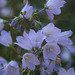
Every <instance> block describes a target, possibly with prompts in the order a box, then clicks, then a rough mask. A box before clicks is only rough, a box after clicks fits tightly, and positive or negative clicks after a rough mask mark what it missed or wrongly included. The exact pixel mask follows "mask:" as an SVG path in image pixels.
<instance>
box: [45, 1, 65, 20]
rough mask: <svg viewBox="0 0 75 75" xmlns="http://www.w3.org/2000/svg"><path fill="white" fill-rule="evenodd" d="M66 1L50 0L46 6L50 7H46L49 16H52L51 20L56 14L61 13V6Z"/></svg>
mask: <svg viewBox="0 0 75 75" xmlns="http://www.w3.org/2000/svg"><path fill="white" fill-rule="evenodd" d="M65 3H66V2H65V1H64V0H48V1H47V3H46V5H45V7H48V9H46V12H47V14H48V16H49V17H50V19H51V20H53V19H54V15H53V14H55V15H59V14H61V9H60V8H61V7H63V6H64V4H65Z"/></svg>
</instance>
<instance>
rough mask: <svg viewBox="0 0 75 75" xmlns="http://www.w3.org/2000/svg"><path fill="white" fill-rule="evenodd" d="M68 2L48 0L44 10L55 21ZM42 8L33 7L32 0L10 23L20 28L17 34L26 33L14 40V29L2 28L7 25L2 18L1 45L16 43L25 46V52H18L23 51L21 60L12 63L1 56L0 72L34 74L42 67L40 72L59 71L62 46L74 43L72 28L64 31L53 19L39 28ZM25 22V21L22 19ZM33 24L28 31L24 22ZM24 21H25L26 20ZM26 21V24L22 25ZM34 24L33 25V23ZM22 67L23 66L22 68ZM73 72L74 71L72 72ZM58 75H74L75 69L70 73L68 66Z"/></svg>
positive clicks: (44, 73)
mask: <svg viewBox="0 0 75 75" xmlns="http://www.w3.org/2000/svg"><path fill="white" fill-rule="evenodd" d="M65 3H66V2H65V1H64V0H47V3H46V4H44V9H42V10H45V11H46V12H47V14H48V16H49V17H50V19H51V21H52V20H53V19H54V14H55V15H59V14H61V9H60V8H61V7H63V6H64V4H65ZM42 10H40V11H35V9H34V8H33V7H32V6H30V4H29V3H28V0H27V1H26V4H25V6H24V8H23V9H22V10H21V13H20V15H19V17H16V18H14V19H13V20H12V22H11V23H10V27H11V28H12V29H13V30H17V32H16V33H18V32H21V31H22V30H24V32H23V36H21V35H16V36H15V35H14V37H16V40H15V41H14V40H13V38H12V37H13V36H11V34H12V33H11V32H10V31H9V32H7V31H5V30H2V29H3V27H4V24H3V20H2V19H0V31H1V35H0V44H2V45H4V46H6V47H11V48H13V49H14V48H16V47H15V46H14V45H16V46H17V47H18V48H17V49H18V50H19V48H22V49H21V51H22V53H21V52H17V51H16V49H14V50H15V52H17V54H19V58H20V60H21V61H17V62H16V61H13V60H12V61H10V62H9V63H8V62H7V61H6V60H5V59H4V58H2V57H0V75H20V74H21V75H23V74H25V72H26V74H27V75H31V72H32V71H33V72H34V71H35V69H39V70H40V75H52V73H53V72H54V71H56V64H60V63H61V62H60V60H59V56H60V55H59V54H60V53H61V48H60V46H62V47H65V48H67V47H68V46H70V45H72V44H73V42H72V41H71V40H70V38H69V37H70V36H71V35H72V34H73V32H72V31H71V30H68V31H64V32H62V31H61V29H59V28H58V27H56V26H55V25H54V24H53V23H52V22H51V23H49V24H47V25H45V26H43V27H42V28H40V29H38V30H36V31H35V29H34V27H38V26H37V25H39V24H41V26H42V23H40V22H39V21H36V23H37V25H35V24H36V23H34V22H35V17H34V16H36V15H37V14H39V12H41V11H42ZM20 21H22V22H20ZM25 21H26V22H28V23H29V24H30V23H31V26H30V28H29V30H27V29H26V28H24V27H25V25H24V23H25ZM23 22H24V23H23ZM21 23H22V24H21ZM32 24H33V25H32ZM19 67H20V68H19ZM71 71H73V72H72V73H71ZM57 74H58V75H74V69H73V68H70V69H69V70H68V71H67V72H66V71H65V69H63V68H61V69H60V70H59V72H57Z"/></svg>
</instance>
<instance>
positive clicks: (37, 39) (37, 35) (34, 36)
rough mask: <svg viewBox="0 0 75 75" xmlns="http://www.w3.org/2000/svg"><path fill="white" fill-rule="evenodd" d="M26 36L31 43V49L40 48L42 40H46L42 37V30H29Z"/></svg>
mask: <svg viewBox="0 0 75 75" xmlns="http://www.w3.org/2000/svg"><path fill="white" fill-rule="evenodd" d="M28 36H29V38H30V40H31V42H32V46H33V47H40V46H41V44H42V42H43V40H44V39H45V38H46V36H44V34H43V33H42V30H39V31H37V32H35V31H34V30H32V29H30V32H29V34H28Z"/></svg>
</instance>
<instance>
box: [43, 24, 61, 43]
mask: <svg viewBox="0 0 75 75" xmlns="http://www.w3.org/2000/svg"><path fill="white" fill-rule="evenodd" d="M42 30H43V33H44V35H45V36H46V42H52V41H58V36H59V34H60V32H61V29H59V28H57V27H55V25H54V24H53V23H49V24H48V25H46V26H45V27H43V28H42Z"/></svg>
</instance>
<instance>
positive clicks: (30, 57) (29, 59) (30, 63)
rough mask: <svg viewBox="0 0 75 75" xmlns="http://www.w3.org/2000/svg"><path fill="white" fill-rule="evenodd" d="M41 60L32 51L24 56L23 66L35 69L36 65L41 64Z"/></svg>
mask: <svg viewBox="0 0 75 75" xmlns="http://www.w3.org/2000/svg"><path fill="white" fill-rule="evenodd" d="M39 64H40V61H39V60H38V58H37V57H36V56H35V55H34V54H32V53H25V54H24V55H23V56H22V68H29V69H30V70H33V71H34V70H35V65H39Z"/></svg>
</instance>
